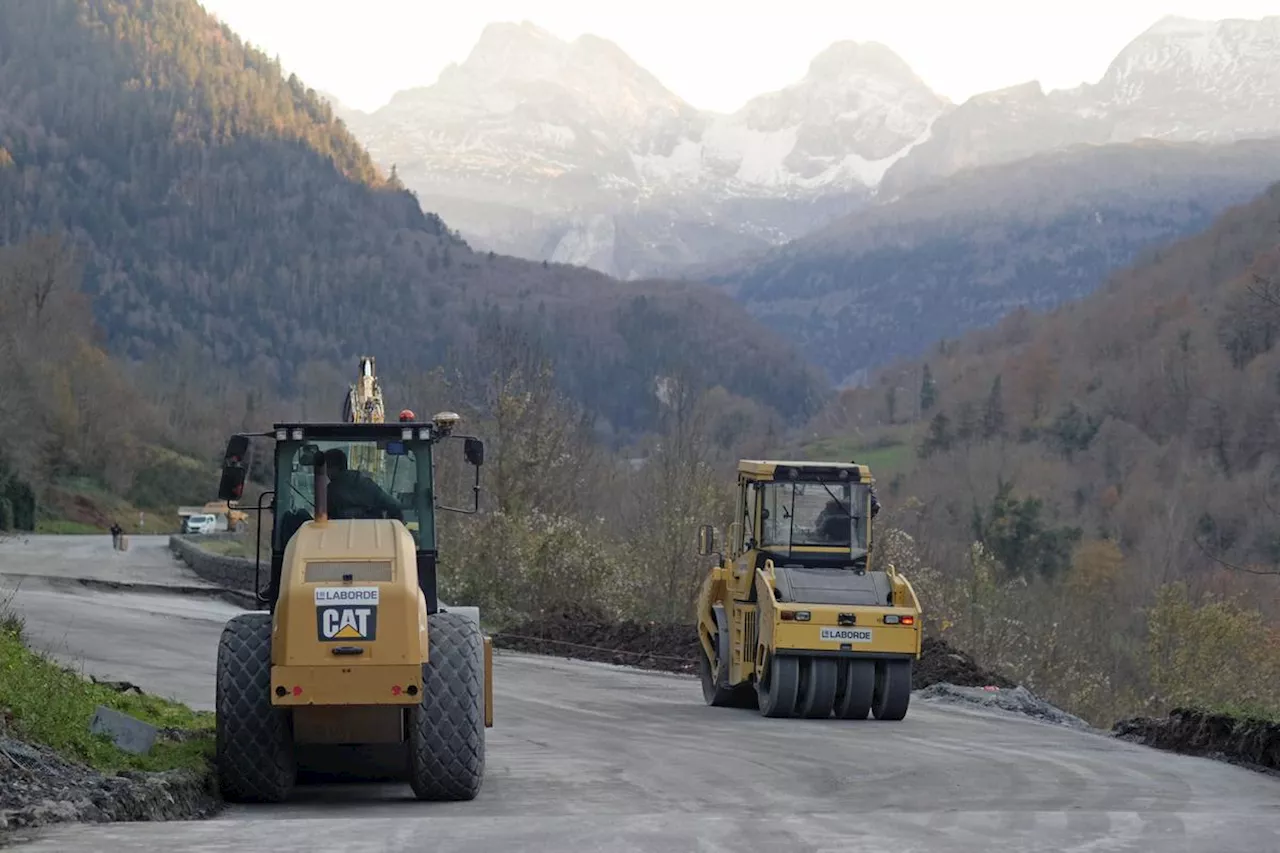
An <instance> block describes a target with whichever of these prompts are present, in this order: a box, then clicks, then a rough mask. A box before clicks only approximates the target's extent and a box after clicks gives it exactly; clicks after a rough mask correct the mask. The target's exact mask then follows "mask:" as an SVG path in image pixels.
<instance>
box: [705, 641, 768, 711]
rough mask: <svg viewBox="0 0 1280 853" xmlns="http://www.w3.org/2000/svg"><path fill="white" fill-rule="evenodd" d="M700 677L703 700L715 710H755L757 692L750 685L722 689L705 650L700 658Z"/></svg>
mask: <svg viewBox="0 0 1280 853" xmlns="http://www.w3.org/2000/svg"><path fill="white" fill-rule="evenodd" d="M698 675H699V676H700V677H701V679H702V699H703V701H704V702H706V703H707V704H708V705H710V706H711V707H713V708H755V707H756V702H757V699H756V691H755V688H754V687H752V686H751V685H750V684H739V685H737V686H735V687H721V686H720V685H718V684H717V683H716V676H715V673H714V672H713V671H712V668H711V661H710V660H709V659H708V658H707V652H706V650H705V649H703V651H702V654H700V655H699V656H698Z"/></svg>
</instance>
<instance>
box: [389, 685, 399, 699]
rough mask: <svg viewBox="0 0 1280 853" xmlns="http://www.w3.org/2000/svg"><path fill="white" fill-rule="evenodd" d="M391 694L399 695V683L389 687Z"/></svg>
mask: <svg viewBox="0 0 1280 853" xmlns="http://www.w3.org/2000/svg"><path fill="white" fill-rule="evenodd" d="M391 695H392V696H399V695H400V685H399V684H397V685H396V686H395V687H392V688H391Z"/></svg>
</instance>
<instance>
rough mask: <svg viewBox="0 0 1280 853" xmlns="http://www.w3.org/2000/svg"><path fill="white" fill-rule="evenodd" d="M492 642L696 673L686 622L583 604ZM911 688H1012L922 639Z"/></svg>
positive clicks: (942, 643) (944, 646)
mask: <svg viewBox="0 0 1280 853" xmlns="http://www.w3.org/2000/svg"><path fill="white" fill-rule="evenodd" d="M493 642H494V645H495V646H497V647H498V648H504V649H511V650H513V651H522V652H534V653H537V654H549V655H558V656H560V657H570V658H579V659H582V660H594V661H601V662H604V663H614V664H622V665H625V666H636V667H642V668H644V669H657V670H663V671H666V672H697V668H698V655H699V654H701V651H700V649H699V646H698V635H697V631H696V629H695V627H694V626H693V625H688V624H679V623H674V624H673V623H662V622H629V621H628V622H616V621H613V620H610V619H608V618H607V617H606V616H605V615H604V614H602V613H600V612H597V611H592V610H589V609H585V608H577V609H573V610H566V611H562V612H557V613H547V614H543V615H541V616H537V617H534V618H532V619H529V620H528V621H526V622H524V623H523V624H521V625H519V626H516V627H514V628H511V629H510V630H509V631H502V632H499V633H497V634H495V635H494V638H493ZM911 681H912V684H911V686H912V687H913V688H914V689H916V690H919V689H922V688H924V687H928V686H929V685H931V684H938V683H942V682H947V683H950V684H956V685H959V686H961V687H987V686H992V685H994V686H996V687H1014V686H1015V685H1014V683H1013V682H1012V681H1010V680H1009V679H1007V678H1005V677H1004V676H1002V675H998V674H996V673H993V672H990V671H988V670H985V669H983V668H982V667H980V666H979V665H978V664H977V663H976V662H975V661H974V660H973V658H972V657H970V656H969V655H967V654H965V653H964V652H962V651H960V650H958V649H956V648H955V647H954V646H952V645H950V644H949V643H947V641H946V640H940V639H935V638H933V637H926V638H925V640H924V644H923V648H922V654H921V657H920V660H918V661H916V664H915V667H914V668H913V674H912V679H911Z"/></svg>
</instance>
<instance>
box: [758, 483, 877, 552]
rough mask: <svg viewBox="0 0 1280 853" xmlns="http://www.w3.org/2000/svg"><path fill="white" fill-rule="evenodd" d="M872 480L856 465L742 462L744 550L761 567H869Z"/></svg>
mask: <svg viewBox="0 0 1280 853" xmlns="http://www.w3.org/2000/svg"><path fill="white" fill-rule="evenodd" d="M872 483H873V480H872V477H871V472H870V471H869V470H868V469H867V468H866V466H863V465H856V464H853V463H847V464H846V463H820V464H819V463H812V462H762V461H754V460H744V461H742V462H740V463H739V465H738V484H739V511H740V512H741V518H740V525H739V527H740V529H741V531H742V541H741V543H740V545H739V547H740V549H741V550H740V553H747V552H751V551H754V552H755V554H756V560H755V562H756V564H757V565H758V566H763V565H764V561H765V560H772V561H773V563H774V565H777V566H796V567H805V568H833V569H851V570H853V571H856V572H864V571H866V569H867V556H868V553H869V551H870V547H871V514H872V513H871V485H872ZM735 529H736V528H735Z"/></svg>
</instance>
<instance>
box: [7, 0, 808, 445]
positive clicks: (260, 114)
mask: <svg viewBox="0 0 1280 853" xmlns="http://www.w3.org/2000/svg"><path fill="white" fill-rule="evenodd" d="M34 230H47V231H50V232H53V231H64V232H66V233H68V234H69V235H70V238H71V239H72V241H73V242H74V243H75V245H76V247H77V249H78V250H79V252H80V256H81V257H82V258H83V262H84V286H85V289H86V291H87V292H88V293H89V294H90V295H91V296H92V305H93V309H94V313H95V315H96V317H97V318H98V320H99V321H100V323H101V325H102V327H103V329H104V331H105V334H106V343H107V345H108V348H109V349H110V350H111V351H113V352H115V353H118V354H122V355H124V356H126V357H128V358H129V359H132V360H136V361H140V362H147V363H149V364H150V365H151V366H152V367H153V368H157V367H158V366H159V365H161V363H163V367H164V370H165V371H167V373H168V374H169V375H170V379H177V380H181V381H182V382H185V383H187V384H190V383H193V382H198V381H199V379H200V378H201V377H209V376H212V375H214V374H217V373H218V372H219V370H220V369H222V370H225V371H226V373H225V374H224V375H234V376H238V377H241V378H242V381H243V383H244V384H246V385H253V384H260V385H261V388H262V391H263V393H265V394H266V395H267V397H268V398H270V397H274V396H278V395H281V394H284V395H286V396H288V395H291V394H293V393H294V392H295V391H296V390H297V388H298V386H299V385H300V384H301V383H303V382H305V379H306V376H307V375H314V374H316V373H317V372H324V371H325V370H332V369H333V368H334V366H335V365H336V366H338V367H339V368H346V369H349V367H348V366H349V365H351V364H354V359H355V357H356V356H357V355H360V354H365V353H370V354H373V355H375V356H377V357H378V359H379V365H380V367H382V369H383V370H384V372H385V373H387V374H389V375H395V374H406V373H410V372H413V371H416V370H420V369H425V368H429V367H431V366H434V365H437V364H443V363H452V364H455V365H464V366H465V365H466V364H467V363H469V362H470V361H471V360H472V359H473V358H474V356H475V351H476V350H475V346H476V342H477V337H478V335H480V334H481V332H480V330H481V329H482V328H484V326H485V324H490V325H492V324H493V323H494V322H496V319H495V318H498V317H501V318H503V320H504V322H507V323H515V324H517V325H519V326H521V327H522V328H525V329H528V330H530V331H531V332H532V333H533V334H536V335H538V336H540V337H541V339H542V340H543V341H544V343H545V345H546V346H547V347H548V349H549V350H550V351H551V352H552V354H553V356H554V357H555V358H556V359H557V361H558V363H559V370H558V376H559V377H560V379H561V383H562V387H563V388H565V389H566V390H568V391H569V392H570V393H571V394H572V395H573V396H574V398H575V399H577V400H578V401H580V402H583V403H585V404H586V405H588V406H589V407H590V409H591V411H592V412H593V413H594V414H596V415H599V416H602V417H603V418H604V419H605V421H606V423H607V425H608V426H612V427H614V428H617V429H622V430H635V429H642V428H645V427H648V426H652V425H653V424H654V422H655V420H654V419H655V417H656V414H657V408H656V406H657V403H656V398H655V393H654V392H655V388H656V380H657V379H658V378H660V377H661V376H663V375H664V374H665V373H667V372H669V371H670V370H672V369H674V366H675V365H678V364H680V363H693V364H698V365H700V366H701V367H702V368H703V370H704V371H705V380H706V381H707V382H708V383H710V384H713V385H715V384H719V385H723V386H724V387H725V388H727V389H728V390H729V391H731V392H733V393H735V394H738V395H741V396H744V397H752V398H755V399H757V400H760V401H763V402H765V403H767V404H770V405H774V406H778V407H780V408H783V409H787V410H792V411H805V410H807V409H808V408H809V407H810V406H811V405H812V404H813V403H814V402H815V400H816V395H817V394H818V393H819V392H820V389H821V386H820V383H819V382H818V381H817V380H816V379H815V376H814V374H813V373H812V371H810V370H809V369H808V368H807V367H805V366H804V365H803V363H802V362H801V360H799V359H798V358H797V357H795V355H794V354H793V353H792V352H791V350H790V349H789V346H788V345H787V343H786V342H784V341H782V339H781V338H779V337H778V336H777V335H775V334H774V333H772V332H770V331H769V330H766V329H763V328H761V327H760V326H758V325H756V324H754V323H753V322H752V321H751V320H750V319H749V318H748V317H747V316H746V315H745V313H744V312H742V310H741V309H739V308H738V307H737V306H735V305H734V304H733V303H732V302H731V301H730V300H728V299H726V298H724V297H723V296H721V295H719V294H716V293H713V292H710V291H709V290H707V289H706V288H703V287H701V286H697V285H684V284H664V283H656V282H651V283H643V284H621V283H619V282H616V281H613V280H611V279H608V278H606V277H604V276H602V275H597V274H593V273H589V272H586V271H582V270H578V269H575V268H571V267H563V266H556V265H550V266H546V265H541V264H533V263H529V262H523V261H517V260H514V259H509V258H503V257H495V256H492V255H488V254H477V253H474V252H472V251H471V250H470V249H468V247H467V246H466V245H465V244H463V243H462V242H460V241H459V240H458V239H457V238H456V237H455V236H454V235H452V234H451V232H450V231H449V229H448V228H447V227H446V225H445V224H444V223H442V222H441V221H440V220H439V219H438V218H437V217H435V216H433V215H432V214H430V213H424V212H423V211H422V210H421V209H420V208H419V206H418V204H417V202H416V200H415V199H414V197H413V196H412V195H411V194H410V193H408V192H406V191H405V190H404V189H403V188H401V187H400V185H399V183H398V181H397V180H396V179H395V178H394V177H391V178H383V177H382V176H380V175H379V173H378V171H377V169H376V168H375V167H374V166H373V164H372V162H371V160H370V159H369V157H368V156H367V154H366V153H365V152H364V150H363V149H362V148H361V147H360V146H359V145H358V144H357V143H356V142H355V141H354V140H353V139H352V137H351V136H350V135H349V134H348V133H347V131H346V130H345V128H344V127H343V126H342V124H341V123H340V122H339V121H337V120H336V119H335V118H334V117H333V116H332V114H331V111H330V109H329V107H328V106H327V105H326V104H324V103H323V102H322V101H321V100H320V99H319V98H318V97H317V96H316V95H315V94H314V93H313V92H312V91H311V90H309V89H307V88H306V87H305V86H304V85H303V84H302V83H301V82H299V81H298V80H296V79H294V78H289V79H288V80H286V79H284V78H283V76H282V75H281V72H280V69H279V67H278V66H277V65H276V64H275V63H273V62H272V61H270V60H268V59H267V57H265V56H264V55H262V54H261V53H259V52H257V51H255V50H251V49H248V48H247V47H246V46H245V45H244V44H243V43H242V42H241V41H240V40H239V39H238V38H237V37H236V36H235V34H234V33H232V32H231V31H230V30H229V29H227V28H226V27H224V26H221V25H219V24H218V23H217V22H215V21H214V20H213V19H212V18H211V17H210V16H208V15H207V14H206V13H205V12H204V11H203V10H202V9H201V7H200V6H199V5H198V4H197V3H196V2H195V1H194V0H169V2H152V0H11V2H6V3H4V4H0V238H2V239H3V240H4V241H5V242H10V243H11V242H14V241H15V240H17V239H19V238H20V237H22V236H23V235H26V234H28V233H30V232H32V231H34ZM175 371H181V373H182V375H181V376H173V375H172V374H174V372H175ZM334 393H335V395H337V394H340V393H341V390H340V389H335V390H334ZM241 396H243V391H242V394H241ZM336 399H337V397H336V396H335V400H336ZM335 405H336V403H335Z"/></svg>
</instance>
